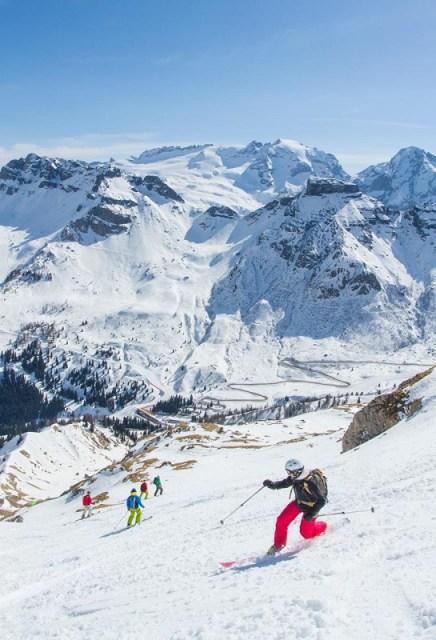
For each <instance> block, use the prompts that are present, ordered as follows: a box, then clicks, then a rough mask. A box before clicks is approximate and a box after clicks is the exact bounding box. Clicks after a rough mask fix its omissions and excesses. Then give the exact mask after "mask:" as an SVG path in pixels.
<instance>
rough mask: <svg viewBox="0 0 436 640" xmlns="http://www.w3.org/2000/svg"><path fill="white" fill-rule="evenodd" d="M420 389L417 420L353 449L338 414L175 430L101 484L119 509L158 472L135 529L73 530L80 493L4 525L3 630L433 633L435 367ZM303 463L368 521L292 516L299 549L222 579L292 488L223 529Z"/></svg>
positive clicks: (258, 637)
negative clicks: (317, 530) (291, 463)
mask: <svg viewBox="0 0 436 640" xmlns="http://www.w3.org/2000/svg"><path fill="white" fill-rule="evenodd" d="M412 393H413V394H414V396H415V397H416V398H420V399H421V403H422V407H421V410H420V411H419V412H418V413H416V414H415V415H414V416H413V417H412V418H407V417H404V419H403V420H402V421H401V422H400V423H399V424H397V425H396V426H394V427H393V428H392V429H390V430H389V431H387V432H385V433H384V434H382V435H380V436H379V437H377V438H375V439H373V440H371V441H369V442H367V443H366V444H363V445H361V446H360V447H358V448H357V449H353V450H352V451H350V452H348V453H345V454H341V434H342V432H343V431H344V429H345V428H346V426H347V425H348V423H349V422H350V420H351V415H350V414H349V413H347V412H344V411H341V410H340V409H335V410H329V411H320V412H317V413H315V414H309V415H306V416H304V420H303V419H302V418H301V417H298V418H293V419H289V420H286V421H283V422H281V423H274V422H271V423H269V424H266V423H263V424H258V425H256V424H252V425H250V426H249V427H245V426H239V427H238V430H239V434H237V433H235V432H234V431H233V432H232V433H231V434H230V433H228V432H226V429H227V428H226V427H224V431H223V432H222V433H219V432H218V431H216V430H214V429H213V427H212V426H209V427H208V428H206V426H205V428H202V427H200V426H198V427H195V428H194V429H193V430H190V429H188V430H187V431H183V430H181V431H180V432H179V433H174V434H173V437H172V438H171V439H169V438H164V439H162V440H161V441H160V442H158V443H155V444H154V450H152V451H149V452H148V454H147V455H146V457H145V458H144V459H143V461H142V463H140V461H139V459H138V460H137V461H136V462H135V461H134V462H133V463H132V467H130V468H127V469H125V468H124V469H121V468H119V469H118V470H117V469H114V471H113V473H111V474H101V475H99V476H97V477H96V478H95V479H94V480H93V481H90V484H89V486H90V488H91V490H92V493H93V494H96V493H98V494H100V493H101V492H102V491H107V492H108V494H109V500H110V503H111V504H112V505H115V504H116V503H118V502H119V503H122V502H123V500H124V499H125V498H126V496H127V495H128V493H129V491H130V488H131V486H132V485H133V486H135V485H136V486H138V483H139V482H140V481H141V480H142V479H143V478H149V479H150V478H151V477H153V475H154V474H155V473H156V471H157V472H158V473H159V474H160V475H161V478H162V480H163V486H164V494H163V496H162V497H158V498H153V497H151V498H150V499H149V500H148V501H147V502H146V505H145V514H144V516H145V517H144V520H143V522H142V524H141V526H140V527H135V528H133V529H132V530H130V531H125V530H124V531H120V529H121V528H122V527H123V526H124V522H125V518H126V516H125V512H124V506H123V504H120V505H119V506H113V507H111V508H109V507H108V508H106V509H101V510H100V511H99V512H98V515H96V516H94V517H93V518H92V519H90V520H89V521H85V522H74V520H75V518H76V515H75V510H76V509H77V508H78V506H79V505H80V496H77V497H75V498H73V499H72V497H71V496H65V497H62V498H60V499H59V500H52V501H50V502H47V503H44V504H41V505H37V506H36V507H33V508H32V509H31V510H30V511H29V512H28V513H27V514H26V515H25V518H24V522H23V523H21V524H18V523H0V540H1V542H2V580H1V582H0V607H1V609H2V635H3V637H4V638H5V640H12V639H13V640H24V639H26V640H27V639H28V638H32V637H44V638H45V639H47V640H51V639H52V638H53V639H54V638H59V636H60V635H62V637H65V638H68V639H69V640H84V639H85V638H93V637H98V638H101V639H102V640H112V639H115V638H119V637H123V638H126V640H130V639H133V638H137V636H138V624H139V625H140V628H141V629H142V630H143V631H145V633H146V634H147V636H149V637H151V638H153V639H154V640H191V639H192V640H193V639H194V638H196V639H197V640H199V639H201V640H216V639H218V638H226V639H228V640H243V639H244V640H245V639H246V638H250V639H251V640H264V639H265V638H268V639H271V640H280V639H283V638H289V637H295V638H306V639H308V640H333V639H334V640H349V638H353V640H367V639H368V638H372V639H374V640H409V639H410V638H414V639H416V640H430V639H431V640H432V639H433V638H434V631H435V629H436V610H435V604H434V603H435V601H436V586H435V581H434V568H433V567H434V562H435V551H434V543H433V540H434V521H435V518H436V511H435V501H434V496H433V493H434V491H433V489H434V485H435V482H436V466H435V459H436V440H435V438H434V422H435V418H436V373H435V372H433V373H432V374H431V375H429V376H427V377H426V378H424V379H423V380H421V381H420V382H419V383H417V384H416V386H415V387H414V389H413V391H412ZM316 434H317V435H316ZM226 440H227V442H226ZM137 455H139V454H137ZM291 456H292V457H299V458H301V459H302V460H303V461H304V463H305V464H306V466H307V467H312V468H313V467H315V466H317V467H321V468H322V469H324V471H325V472H326V474H327V478H328V483H329V504H328V505H327V507H325V508H324V512H325V513H329V512H337V511H355V510H358V511H359V510H363V512H362V513H351V514H349V515H348V516H345V517H344V516H341V515H339V516H330V517H329V516H325V519H326V521H327V522H328V524H329V529H328V531H327V533H326V535H325V536H323V537H322V538H319V539H317V540H314V541H303V540H302V539H301V537H300V536H299V532H298V524H297V523H294V524H292V525H291V527H290V529H289V537H288V550H290V551H294V552H295V553H294V554H293V555H288V556H286V555H285V556H282V557H280V556H278V557H276V558H274V559H271V560H269V561H266V562H263V561H260V562H255V563H254V564H251V565H248V566H241V567H239V568H235V569H230V570H226V571H223V570H222V569H221V568H220V565H219V561H221V560H235V559H242V558H246V557H250V556H254V557H256V556H262V554H263V553H264V552H265V551H266V549H267V548H268V547H269V545H270V544H271V542H272V536H273V531H274V524H275V518H276V516H277V514H278V513H279V512H280V511H281V509H282V508H283V507H284V506H285V505H286V504H287V502H288V491H286V490H284V491H275V492H270V491H268V490H267V489H264V490H263V491H261V492H260V493H259V494H258V495H257V496H255V497H254V498H253V499H252V500H251V501H249V502H247V504H246V505H245V506H244V507H243V508H241V509H240V510H239V511H237V512H236V513H235V514H233V515H232V516H231V517H229V518H228V519H226V520H225V524H224V525H220V520H221V519H222V518H225V517H226V516H227V515H228V514H229V513H230V512H231V511H232V510H233V509H235V508H236V507H237V506H238V505H241V504H242V503H243V502H244V501H245V500H246V499H247V498H248V497H249V496H251V495H252V494H253V493H254V492H255V491H256V490H257V489H259V488H260V487H261V485H262V481H263V479H264V478H267V477H270V478H273V479H278V478H282V477H283V476H284V462H285V461H286V460H287V459H288V458H289V457H291ZM126 471H127V472H128V473H129V477H130V481H129V482H123V480H124V479H125V478H126ZM135 472H136V473H135ZM83 488H84V489H85V488H86V485H84V487H83ZM109 500H108V501H109ZM371 507H374V508H375V512H374V513H372V512H371V511H370V508H371ZM149 516H152V518H151V519H148V520H147V519H146V517H149ZM63 525H67V526H63ZM23 612H25V615H23ZM387 612H388V614H389V615H387Z"/></svg>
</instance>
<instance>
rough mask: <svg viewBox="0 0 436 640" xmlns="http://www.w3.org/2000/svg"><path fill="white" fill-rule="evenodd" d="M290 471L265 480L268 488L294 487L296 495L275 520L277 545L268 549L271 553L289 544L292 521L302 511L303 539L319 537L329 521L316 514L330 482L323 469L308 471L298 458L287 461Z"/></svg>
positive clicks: (324, 499)
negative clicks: (287, 542)
mask: <svg viewBox="0 0 436 640" xmlns="http://www.w3.org/2000/svg"><path fill="white" fill-rule="evenodd" d="M285 469H286V472H287V474H288V476H287V478H285V479H284V480H279V481H278V482H273V481H272V480H264V482H263V485H264V487H268V489H286V488H288V487H291V494H292V490H293V491H294V494H295V500H293V501H292V502H290V503H289V504H288V505H287V507H285V508H284V509H283V511H282V512H281V513H280V515H279V516H278V518H277V521H276V530H275V534H274V544H273V545H272V546H271V547H270V548H269V549H268V551H267V554H268V555H271V556H273V555H275V554H276V553H277V552H278V551H280V549H283V547H285V546H286V540H287V536H288V527H289V525H290V524H291V522H292V521H293V520H295V518H296V517H297V516H298V515H299V514H300V513H303V514H304V515H303V518H302V520H301V523H300V533H301V535H302V536H303V538H314V537H315V536H319V535H321V534H322V533H324V531H325V530H326V528H327V523H325V522H322V521H317V520H316V519H315V516H316V515H317V513H318V512H319V511H320V510H321V509H322V508H323V506H324V505H325V504H326V502H327V481H326V478H325V476H324V474H323V472H322V471H321V470H320V469H313V470H312V471H307V470H305V469H304V465H303V464H302V463H301V462H300V461H299V460H295V459H291V460H288V461H287V463H286V464H285Z"/></svg>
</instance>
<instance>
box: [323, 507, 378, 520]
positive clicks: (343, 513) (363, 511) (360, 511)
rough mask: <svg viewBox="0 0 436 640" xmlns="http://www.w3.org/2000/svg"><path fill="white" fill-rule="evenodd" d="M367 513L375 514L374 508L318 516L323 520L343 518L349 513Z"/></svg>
mask: <svg viewBox="0 0 436 640" xmlns="http://www.w3.org/2000/svg"><path fill="white" fill-rule="evenodd" d="M369 512H371V513H375V509H374V507H371V509H357V510H356V511H333V512H331V513H320V514H319V515H320V516H322V517H323V518H324V517H325V516H345V515H347V514H349V513H369Z"/></svg>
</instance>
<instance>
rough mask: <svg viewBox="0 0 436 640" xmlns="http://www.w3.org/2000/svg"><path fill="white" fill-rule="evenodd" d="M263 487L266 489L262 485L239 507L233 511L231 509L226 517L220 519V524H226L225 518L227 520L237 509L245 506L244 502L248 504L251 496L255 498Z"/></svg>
mask: <svg viewBox="0 0 436 640" xmlns="http://www.w3.org/2000/svg"><path fill="white" fill-rule="evenodd" d="M262 489H265V487H264V486H262V487H260V489H258V490H257V491H255V492H254V493H253V494H252V495H251V496H250V497H249V498H247V499H246V500H245V501H244V502H243V503H242V504H240V505H239V507H236V509H233V511H231V512H230V513H229V515H227V516H226V517H225V518H223V519H222V520H220V524H224V520H227V518H230V516H232V515H233V514H234V513H236V511H238V509H240V508H241V507H243V506H244V504H247V502H248V501H249V500H251V498H254V496H255V495H256V493H259V491H262Z"/></svg>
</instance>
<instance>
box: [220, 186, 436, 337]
mask: <svg viewBox="0 0 436 640" xmlns="http://www.w3.org/2000/svg"><path fill="white" fill-rule="evenodd" d="M416 215H417V216H418V217H420V218H422V229H423V233H421V232H420V225H419V224H418V223H416V224H414V220H413V215H412V214H409V215H408V216H403V217H402V216H399V215H396V216H390V215H389V213H388V212H387V211H386V210H385V209H384V207H383V206H382V205H381V204H380V203H379V202H378V201H376V200H374V199H372V198H370V197H368V196H365V195H364V194H362V193H360V192H359V190H358V188H357V186H355V185H353V184H347V183H342V182H334V181H331V180H328V181H323V180H320V179H311V180H309V182H308V183H307V187H306V189H305V191H304V192H303V193H302V194H300V195H299V196H297V197H296V198H290V197H286V198H281V199H278V200H275V201H273V202H271V203H269V204H268V205H266V206H265V207H263V208H262V209H259V210H257V211H255V212H253V213H252V214H250V215H247V216H245V217H244V218H243V219H242V220H241V221H240V222H239V224H238V226H237V227H236V228H235V231H234V233H233V235H232V236H231V237H230V240H233V241H234V242H235V243H238V251H237V252H236V254H235V255H234V258H233V260H232V263H231V268H230V270H229V271H228V273H227V274H226V276H225V278H224V279H222V280H220V281H219V282H218V283H217V285H216V286H215V288H214V291H213V294H212V297H211V305H210V312H211V314H212V315H214V316H217V315H219V314H230V315H231V314H233V315H234V314H237V313H239V314H240V315H241V318H242V320H243V321H244V323H245V324H246V325H247V326H250V327H253V329H254V327H255V325H256V323H259V324H260V325H262V324H265V323H266V322H267V323H269V324H270V332H271V333H273V334H276V335H277V334H279V335H283V336H301V335H306V336H310V337H313V338H326V337H327V336H350V335H353V334H354V340H356V334H361V339H364V337H365V335H371V336H372V338H371V339H374V336H377V338H376V339H377V340H380V341H381V342H384V343H385V344H386V345H387V344H388V342H389V341H391V342H392V341H393V342H394V343H396V344H397V345H398V344H402V343H407V342H410V341H413V340H415V339H417V338H419V337H421V335H422V333H425V332H426V321H427V317H428V320H429V321H430V330H431V328H432V327H433V321H432V314H431V313H430V314H427V313H421V304H422V299H423V297H426V296H428V295H431V294H430V293H429V292H430V291H432V290H433V287H434V273H433V267H434V240H433V232H432V229H433V227H434V226H435V222H436V217H435V216H436V213H435V211H432V210H431V211H422V212H421V211H420V212H419V213H418V212H416ZM426 224H427V225H428V229H427V232H426V233H425V232H424V229H425V225H426ZM418 256H420V258H418ZM389 318H391V320H392V321H391V320H389ZM394 318H395V320H393V319H394Z"/></svg>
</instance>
